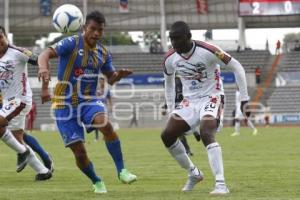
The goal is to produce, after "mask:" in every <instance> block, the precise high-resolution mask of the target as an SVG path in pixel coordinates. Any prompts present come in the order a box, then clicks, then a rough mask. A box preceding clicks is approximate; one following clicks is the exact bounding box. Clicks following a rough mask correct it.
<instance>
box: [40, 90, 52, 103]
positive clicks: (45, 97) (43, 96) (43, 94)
mask: <svg viewBox="0 0 300 200" xmlns="http://www.w3.org/2000/svg"><path fill="white" fill-rule="evenodd" d="M41 99H42V104H44V103H46V102H48V101H50V100H51V96H50V93H49V90H48V89H42V92H41Z"/></svg>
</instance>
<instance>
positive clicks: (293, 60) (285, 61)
mask: <svg viewBox="0 0 300 200" xmlns="http://www.w3.org/2000/svg"><path fill="white" fill-rule="evenodd" d="M299 55H300V52H299V51H291V52H288V53H286V54H283V55H282V58H281V63H280V64H279V71H281V72H294V71H300V69H299V68H300V56H299Z"/></svg>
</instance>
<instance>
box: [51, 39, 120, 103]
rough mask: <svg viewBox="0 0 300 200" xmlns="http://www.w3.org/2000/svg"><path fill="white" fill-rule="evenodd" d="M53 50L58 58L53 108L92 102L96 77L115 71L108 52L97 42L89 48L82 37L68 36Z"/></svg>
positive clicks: (54, 46) (95, 88)
mask: <svg viewBox="0 0 300 200" xmlns="http://www.w3.org/2000/svg"><path fill="white" fill-rule="evenodd" d="M52 48H53V49H54V50H55V51H56V53H57V55H58V56H59V64H58V74H57V77H58V83H57V84H56V86H55V89H54V95H53V99H52V102H53V108H64V107H65V105H71V106H72V107H73V106H77V105H78V104H79V103H81V102H85V101H90V100H92V99H95V98H96V90H97V83H98V75H99V74H100V73H103V72H111V71H115V69H114V66H113V65H112V58H111V54H110V53H109V51H108V50H107V49H106V48H105V47H104V46H103V45H102V44H101V43H100V42H98V43H97V45H96V46H95V47H94V48H90V47H89V46H88V44H87V43H85V42H84V39H83V36H82V35H78V36H71V37H67V38H65V39H63V40H61V41H60V42H58V43H56V44H55V45H53V46H52Z"/></svg>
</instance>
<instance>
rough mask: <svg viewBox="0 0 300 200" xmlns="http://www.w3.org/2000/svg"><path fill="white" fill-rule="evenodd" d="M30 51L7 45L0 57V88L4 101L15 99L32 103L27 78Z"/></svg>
mask: <svg viewBox="0 0 300 200" xmlns="http://www.w3.org/2000/svg"><path fill="white" fill-rule="evenodd" d="M30 53H31V52H30V51H26V50H21V49H16V48H13V47H11V46H9V47H8V49H7V51H6V53H5V54H4V55H3V56H2V57H1V58H0V90H1V95H2V99H3V101H4V102H5V101H11V100H17V101H20V102H24V103H26V104H31V103H32V91H31V88H30V85H29V82H28V78H27V77H28V72H27V62H28V60H29V58H30Z"/></svg>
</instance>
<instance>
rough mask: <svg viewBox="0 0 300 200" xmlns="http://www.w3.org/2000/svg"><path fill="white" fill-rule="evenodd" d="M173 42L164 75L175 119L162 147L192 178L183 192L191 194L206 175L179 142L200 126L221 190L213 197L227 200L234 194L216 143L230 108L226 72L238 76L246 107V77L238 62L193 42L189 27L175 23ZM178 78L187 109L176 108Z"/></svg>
mask: <svg viewBox="0 0 300 200" xmlns="http://www.w3.org/2000/svg"><path fill="white" fill-rule="evenodd" d="M169 37H170V39H171V43H172V46H173V48H172V49H171V50H170V51H169V52H168V53H167V54H166V56H165V62H164V67H165V69H164V75H165V98H166V102H167V107H168V109H170V110H169V112H171V114H170V116H169V120H168V122H167V124H166V127H165V129H164V130H163V132H162V134H161V138H162V141H163V143H164V145H165V146H166V147H167V149H168V150H169V152H170V154H171V155H172V156H173V157H174V159H175V160H176V161H177V162H178V164H179V165H180V166H181V167H182V168H184V169H185V170H186V171H187V172H188V180H187V182H186V184H185V185H184V187H183V188H182V190H183V191H190V190H192V189H193V188H194V186H195V185H196V184H197V183H198V182H200V181H202V180H203V173H202V172H201V171H200V170H199V169H198V168H197V167H196V166H195V165H194V164H193V162H192V161H191V160H190V158H189V157H188V155H187V154H186V152H185V150H184V147H183V145H182V144H181V142H179V140H178V137H180V136H181V135H183V133H185V132H186V131H188V130H190V129H193V128H194V127H196V126H198V125H199V124H200V133H201V138H202V142H203V144H204V146H205V147H206V149H207V154H208V160H209V164H210V167H211V170H212V172H213V175H214V176H215V187H214V189H213V190H212V191H211V192H210V194H213V195H223V194H227V193H229V190H228V188H227V186H226V184H225V178H224V169H223V159H222V151H221V147H220V145H219V144H218V143H217V141H216V140H215V133H216V130H217V128H218V125H219V124H220V120H221V119H222V117H221V116H220V115H222V113H223V111H222V109H223V107H224V91H223V84H222V80H221V77H220V66H224V67H227V68H229V69H231V70H232V71H233V72H234V73H235V77H236V80H237V83H238V86H239V90H240V92H241V96H240V98H241V102H242V103H241V104H242V105H243V106H244V105H245V104H246V103H247V102H248V99H249V96H248V92H247V83H246V78H245V71H244V69H243V67H242V66H241V64H240V63H239V62H238V61H237V60H235V59H234V58H232V57H231V56H230V55H228V54H227V53H225V52H224V51H222V50H221V49H219V48H218V47H216V46H214V45H211V44H208V43H206V42H201V41H194V40H192V39H191V38H192V35H191V32H190V28H189V26H188V25H187V24H186V23H185V22H182V21H178V22H175V23H174V24H173V25H172V26H171V29H170V33H169ZM175 75H176V76H179V77H180V79H181V81H182V85H183V96H184V99H183V100H182V102H181V104H180V105H181V106H177V107H176V108H175V106H174V105H175V102H174V99H175V98H174V87H175V86H174V85H175V84H174V79H175Z"/></svg>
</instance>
